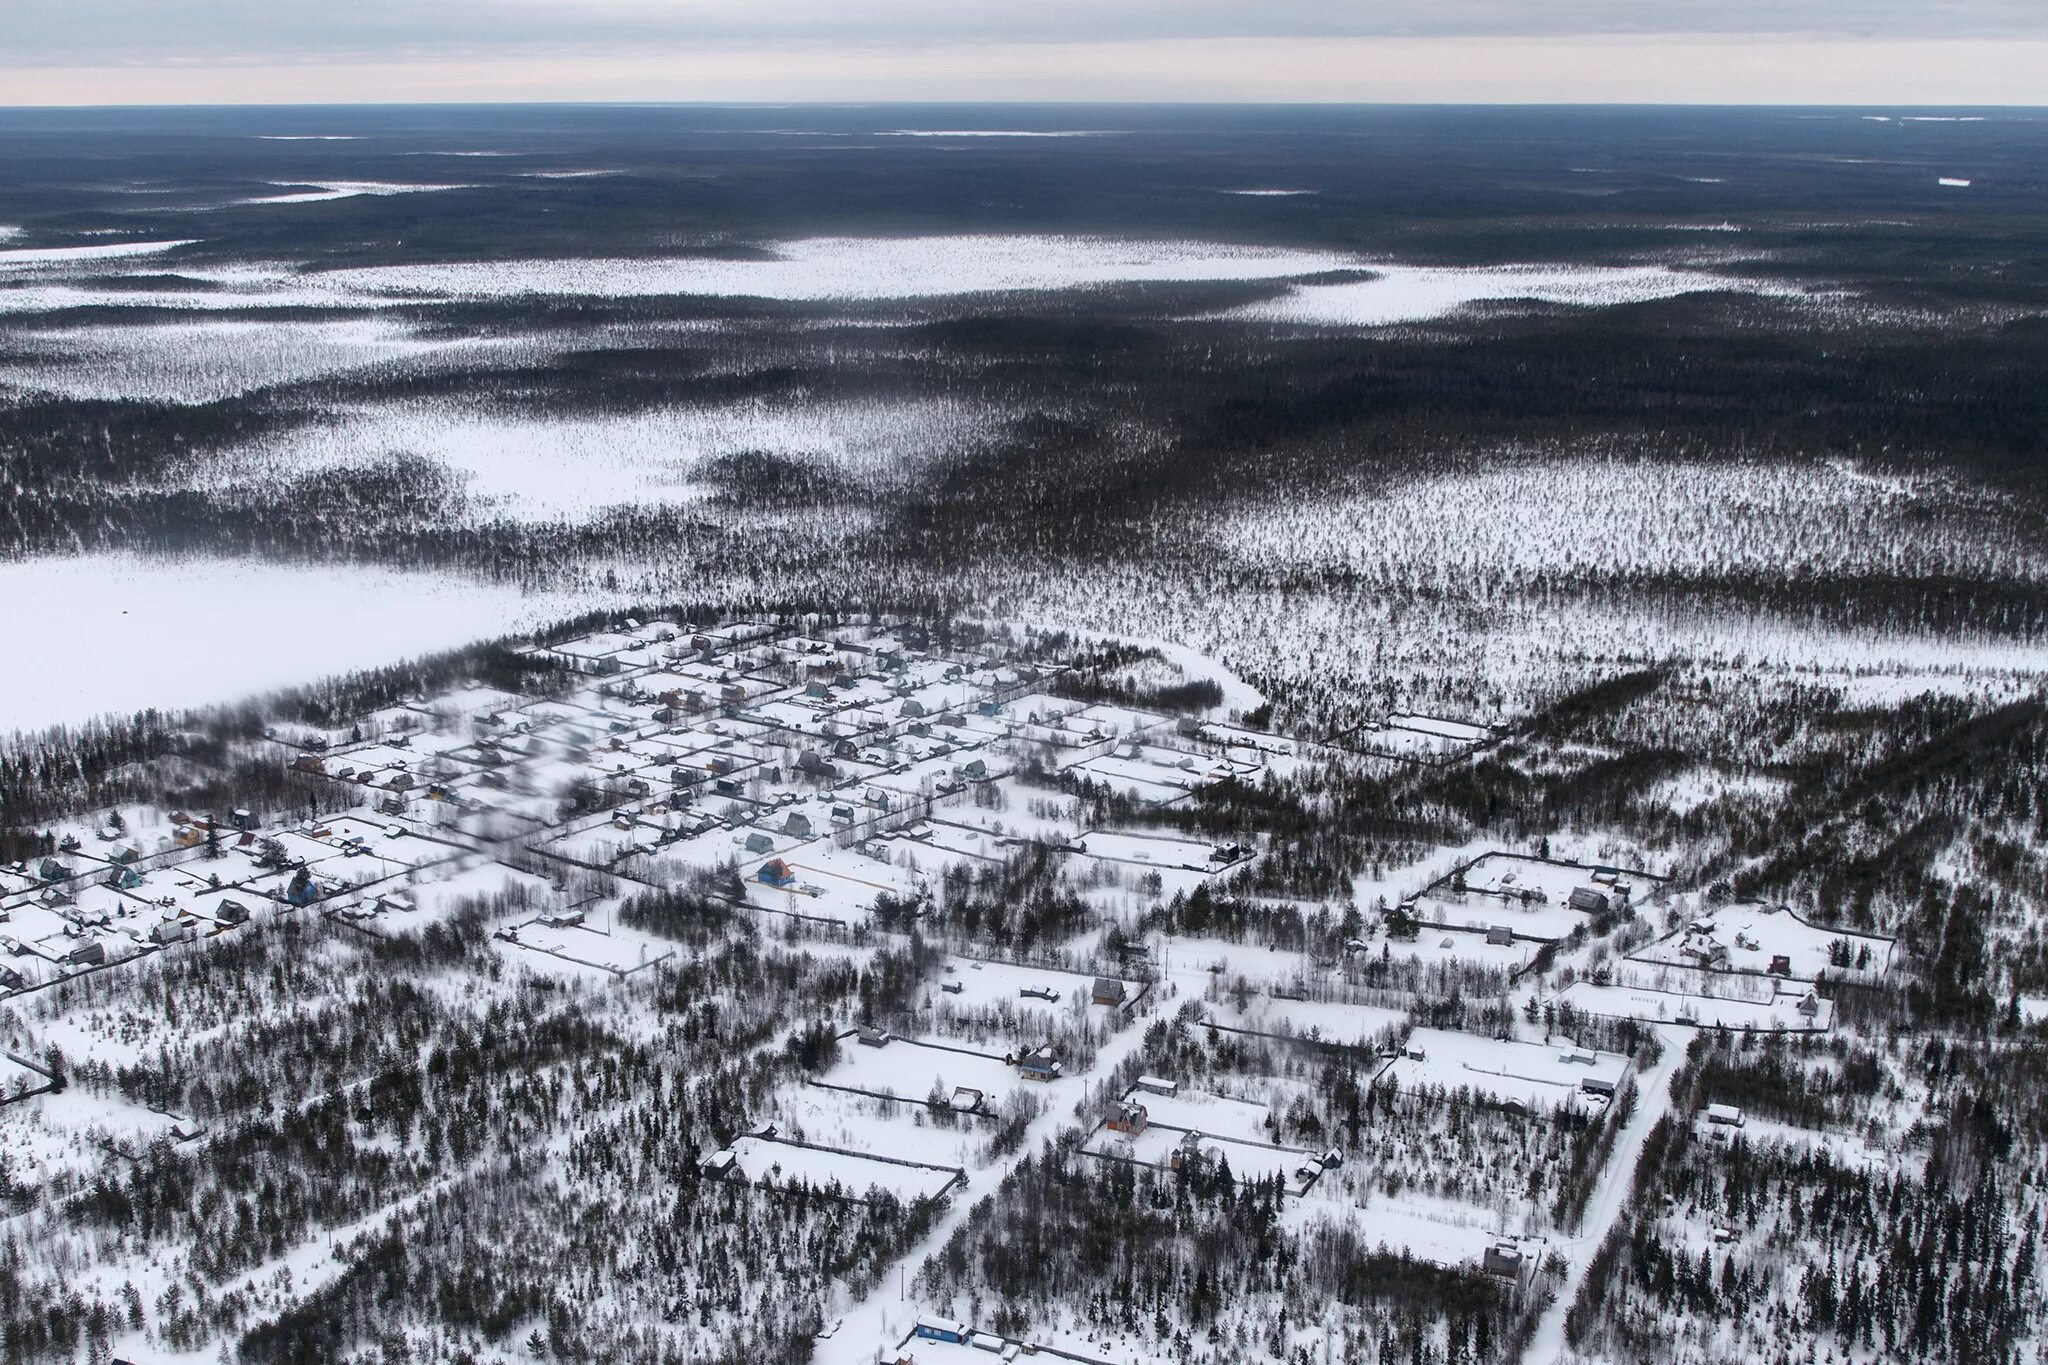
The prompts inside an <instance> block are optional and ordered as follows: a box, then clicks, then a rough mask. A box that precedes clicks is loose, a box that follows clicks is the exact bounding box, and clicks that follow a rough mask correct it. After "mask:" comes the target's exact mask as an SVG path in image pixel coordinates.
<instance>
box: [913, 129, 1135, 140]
mask: <svg viewBox="0 0 2048 1365" xmlns="http://www.w3.org/2000/svg"><path fill="white" fill-rule="evenodd" d="M875 136H876V137H1029V138H1038V137H1122V136H1124V133H1123V130H1121V129H1118V128H1094V129H1069V130H1062V131H1058V132H1042V131H1034V130H1031V129H1027V128H891V129H890V130H888V131H887V132H882V133H877V134H875Z"/></svg>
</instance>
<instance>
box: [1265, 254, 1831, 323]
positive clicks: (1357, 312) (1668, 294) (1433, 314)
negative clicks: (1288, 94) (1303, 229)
mask: <svg viewBox="0 0 2048 1365" xmlns="http://www.w3.org/2000/svg"><path fill="white" fill-rule="evenodd" d="M1364 268H1365V269H1368V270H1370V271H1372V273H1373V278H1371V279H1367V280H1358V281H1348V282H1345V283H1342V284H1301V285H1296V286H1294V287H1293V288H1292V289H1290V290H1289V291H1288V292H1287V293H1286V294H1285V295H1284V296H1282V297H1280V298H1278V299H1274V300H1271V301H1269V302H1265V303H1253V304H1246V305H1245V306H1243V307H1242V308H1236V309H1232V310H1231V311H1230V312H1229V313H1227V314H1225V316H1228V317H1236V318H1249V319H1254V320H1257V321H1261V322H1279V323H1291V324H1304V325H1312V326H1342V327H1384V326H1388V325H1390V324H1393V323H1401V322H1425V321H1428V320H1430V319H1432V318H1441V317H1446V316H1449V315H1450V314H1452V313H1455V312H1458V311H1459V310H1461V309H1464V308H1469V307H1471V306H1472V305H1474V304H1481V303H1502V302H1512V301H1517V300H1524V299H1527V300H1533V301H1535V302H1537V303H1551V304H1569V305H1571V306H1573V307H1577V308H1606V307H1613V306H1615V305H1617V304H1625V303H1644V302H1648V301H1650V300H1653V299H1668V298H1673V297H1676V296H1677V295H1680V294H1694V293H1702V292H1706V291H1711V290H1729V291H1733V292H1737V293H1744V294H1774V295H1780V296H1786V297H1799V296H1801V291H1800V290H1798V289H1795V288H1790V287H1787V286H1785V285H1781V284H1776V283H1772V282H1768V281H1764V280H1757V279H1742V278H1737V277H1734V276H1725V275H1714V274H1710V273H1708V272H1706V271H1703V270H1680V269H1674V268H1672V267H1670V266H1662V265H1646V266H1569V267H1567V266H1547V265H1535V264H1531V265H1503V266H1481V267H1465V268H1449V267H1426V266H1409V265H1391V264H1378V263H1373V264H1369V265H1366V266H1365V267H1364Z"/></svg>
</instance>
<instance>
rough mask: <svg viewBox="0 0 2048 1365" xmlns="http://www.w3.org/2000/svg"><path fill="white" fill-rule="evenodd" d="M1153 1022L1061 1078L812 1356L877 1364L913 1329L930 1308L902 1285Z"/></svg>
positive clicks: (1138, 1022) (834, 1364) (1138, 1018)
mask: <svg viewBox="0 0 2048 1365" xmlns="http://www.w3.org/2000/svg"><path fill="white" fill-rule="evenodd" d="M1147 1022H1149V1020H1148V1019H1147V1017H1146V1016H1145V1015H1143V1014H1138V1015H1133V1016H1132V1018H1131V1019H1130V1021H1129V1022H1128V1023H1126V1024H1125V1026H1124V1028H1123V1030H1122V1031H1121V1032H1119V1033H1116V1034H1114V1035H1112V1036H1111V1038H1110V1039H1109V1041H1108V1042H1106V1043H1104V1044H1103V1045H1102V1049H1101V1051H1099V1052H1098V1053H1096V1056H1095V1065H1094V1066H1093V1067H1091V1068H1089V1069H1088V1070H1087V1071H1085V1072H1082V1073H1080V1074H1078V1075H1074V1076H1070V1077H1068V1078H1067V1080H1069V1081H1071V1082H1073V1084H1072V1085H1068V1084H1064V1083H1062V1084H1058V1085H1056V1086H1055V1088H1054V1089H1053V1090H1052V1092H1051V1095H1052V1097H1053V1100H1052V1103H1051V1104H1050V1105H1048V1106H1047V1108H1046V1111H1045V1112H1044V1113H1042V1114H1040V1115H1039V1116H1038V1117H1037V1118H1035V1119H1033V1120H1032V1121H1031V1126H1030V1127H1029V1128H1027V1129H1026V1130H1025V1132H1024V1141H1023V1142H1022V1143H1020V1144H1019V1145H1018V1147H1017V1151H1016V1153H1015V1154H1014V1155H1012V1156H1010V1157H1009V1158H1007V1159H1006V1160H1004V1161H1001V1162H998V1163H997V1164H995V1165H993V1166H988V1167H985V1168H983V1169H981V1170H977V1171H974V1172H972V1173H971V1175H970V1179H971V1180H972V1181H973V1182H974V1183H973V1186H972V1190H973V1192H974V1193H973V1194H972V1195H970V1194H968V1193H967V1192H965V1191H963V1192H961V1193H959V1194H956V1195H955V1196H954V1198H953V1202H952V1203H951V1204H950V1205H949V1206H948V1207H947V1209H946V1211H945V1212H944V1213H943V1214H941V1215H940V1216H939V1221H938V1222H937V1223H936V1224H934V1225H933V1226H932V1230H931V1231H930V1232H928V1233H926V1234H925V1237H924V1240H923V1241H921V1242H919V1243H918V1244H917V1245H916V1246H914V1247H912V1248H911V1249H910V1250H909V1251H908V1252H906V1253H905V1254H904V1256H903V1258H902V1260H901V1261H900V1262H899V1263H898V1265H897V1273H896V1274H895V1275H894V1276H889V1277H885V1278H884V1279H883V1281H882V1282H881V1283H880V1284H879V1285H878V1286H877V1287H876V1288H875V1290H874V1291H873V1292H872V1293H870V1294H869V1295H868V1296H867V1298H866V1299H865V1300H864V1301H863V1302H861V1303H860V1304H858V1305H856V1306H855V1307H853V1308H851V1309H849V1310H848V1311H847V1313H846V1315H845V1316H844V1317H843V1318H842V1319H841V1320H840V1323H839V1327H838V1330H837V1331H835V1332H833V1334H832V1335H831V1336H830V1337H829V1338H827V1339H826V1340H824V1341H821V1342H819V1343H818V1344H817V1351H816V1353H815V1354H814V1355H813V1356H812V1359H813V1360H814V1361H815V1362H817V1365H874V1360H875V1349H876V1347H878V1346H882V1345H883V1344H885V1343H886V1344H888V1345H891V1346H893V1345H894V1344H895V1343H896V1342H898V1341H901V1340H902V1339H903V1338H904V1337H906V1336H908V1335H909V1334H910V1329H911V1327H912V1326H913V1325H914V1324H915V1321H916V1319H917V1316H918V1314H920V1313H922V1312H926V1311H928V1310H927V1309H926V1307H925V1306H924V1305H923V1303H922V1301H921V1300H919V1299H918V1297H917V1296H916V1295H914V1294H913V1295H910V1296H908V1297H901V1296H900V1295H901V1286H903V1285H905V1284H907V1283H908V1282H909V1281H910V1280H914V1279H916V1278H917V1276H918V1272H919V1271H921V1270H923V1269H924V1265H925V1262H926V1261H928V1260H930V1259H931V1257H932V1256H934V1255H935V1254H937V1253H938V1252H939V1251H941V1250H943V1249H944V1247H945V1245H946V1242H947V1241H948V1239H950V1238H951V1237H952V1235H953V1232H954V1230H955V1229H956V1228H958V1227H960V1226H961V1225H962V1224H963V1223H965V1222H966V1221H967V1216H968V1215H969V1214H970V1213H972V1212H973V1211H974V1210H975V1208H976V1207H978V1206H979V1205H980V1204H981V1203H982V1201H983V1200H986V1199H990V1198H992V1197H994V1195H995V1193H996V1190H997V1189H998V1188H999V1187H1000V1186H1001V1185H1002V1183H1003V1181H1004V1179H1005V1178H1007V1177H1008V1176H1009V1174H1010V1172H1011V1171H1013V1170H1015V1169H1016V1168H1017V1166H1018V1164H1019V1163H1020V1162H1022V1161H1023V1160H1024V1158H1025V1157H1026V1156H1028V1155H1030V1154H1032V1153H1034V1152H1036V1151H1037V1150H1038V1149H1039V1148H1040V1147H1042V1146H1044V1145H1045V1141H1046V1139H1047V1138H1049V1137H1051V1136H1052V1135H1053V1134H1054V1133H1056V1132H1058V1131H1059V1130H1060V1129H1061V1128H1062V1127H1065V1126H1068V1125H1070V1124H1072V1123H1074V1117H1073V1107H1074V1101H1075V1100H1076V1099H1077V1098H1079V1097H1080V1096H1081V1095H1083V1094H1085V1093H1087V1086H1088V1085H1089V1084H1090V1083H1092V1082H1093V1081H1095V1080H1097V1079H1098V1078H1100V1077H1103V1076H1106V1075H1109V1074H1110V1073H1111V1072H1113V1071H1114V1070H1115V1069H1116V1068H1117V1066H1118V1065H1119V1064H1120V1063H1121V1062H1122V1061H1123V1060H1124V1058H1126V1057H1128V1056H1130V1055H1131V1054H1132V1053H1133V1052H1136V1051H1137V1050H1138V1048H1139V1046H1140V1045H1141V1044H1142V1043H1143V1042H1144V1040H1145V1024H1146V1023H1147Z"/></svg>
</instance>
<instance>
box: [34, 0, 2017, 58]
mask: <svg viewBox="0 0 2048 1365" xmlns="http://www.w3.org/2000/svg"><path fill="white" fill-rule="evenodd" d="M6 11H7V13H6V19H5V30H6V32H5V37H4V40H0V50H4V56H0V64H4V65H7V66H13V67H17V68H18V67H31V66H101V65H114V64H135V65H147V66H162V65H166V64H180V63H221V62H229V63H232V62H258V63H289V62H294V61H331V60H337V59H340V60H374V61H381V62H390V61H402V60H408V59H422V60H446V59H457V60H473V59H479V58H491V57H508V56H544V55H547V54H549V53H552V52H574V53H593V52H600V51H605V50H618V49H643V50H644V49H645V48H648V47H656V48H694V49H703V48H717V47H733V48H751V49H760V48H764V47H767V48H774V47H789V48H797V47H804V48H815V47H818V46H821V45H848V46H855V45H873V46H876V47H881V48H892V49H894V48H904V47H913V48H914V47H922V46H927V45H944V44H963V43H968V44H971V43H1033V42H1037V43H1105V42H1120V41H1132V40H1159V39H1214V38H1226V39H1229V38H1237V39H1250V38H1339V37H1350V38H1355V37H1439V38H1440V37H1480V36H1485V37H1529V38H1537V37H1566V36H1585V35H1657V34H1677V33H1708V34H1730V35H1751V34H1754V35H1773V34H1819V35H1828V36H1837V37H1855V38H1893V39H1897V38H1905V39H1913V38H1948V39H1955V38H1978V39H1983V38H1992V39H1997V38H2043V37H2048V3H2044V0H1775V2H1773V0H1691V2H1690V3H1687V2H1685V0H1379V2H1378V3H1358V2H1357V0H1348V2H1347V0H866V2H865V3H863V2H862V0H183V2H182V3H176V4H173V3H167V2H166V0H11V3H9V4H8V5H7V6H6Z"/></svg>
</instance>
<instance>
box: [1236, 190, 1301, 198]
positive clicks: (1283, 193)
mask: <svg viewBox="0 0 2048 1365" xmlns="http://www.w3.org/2000/svg"><path fill="white" fill-rule="evenodd" d="M1217 193H1218V194H1241V195H1243V196H1245V197H1246V198H1248V199H1288V198H1292V197H1293V196H1295V195H1297V194H1320V193H1322V191H1321V190H1218V191H1217Z"/></svg>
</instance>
